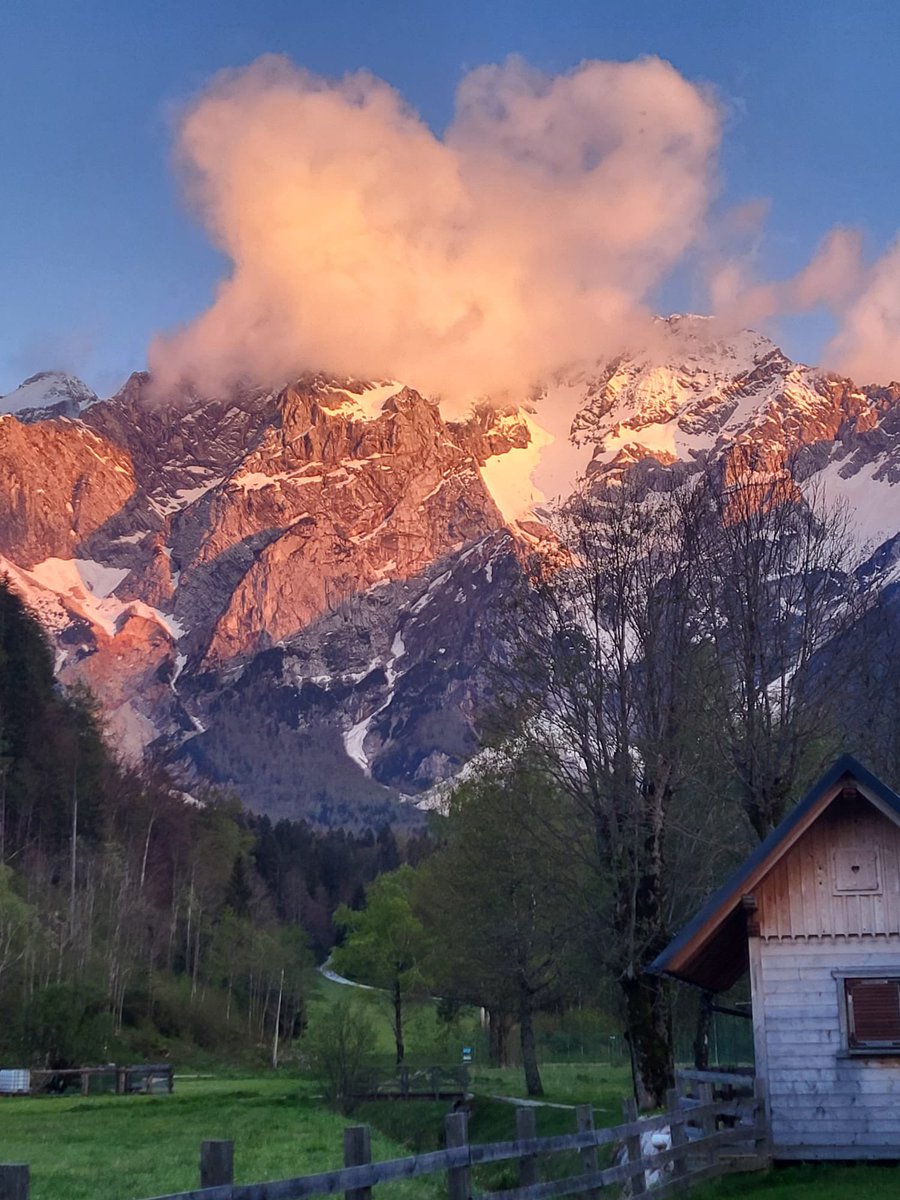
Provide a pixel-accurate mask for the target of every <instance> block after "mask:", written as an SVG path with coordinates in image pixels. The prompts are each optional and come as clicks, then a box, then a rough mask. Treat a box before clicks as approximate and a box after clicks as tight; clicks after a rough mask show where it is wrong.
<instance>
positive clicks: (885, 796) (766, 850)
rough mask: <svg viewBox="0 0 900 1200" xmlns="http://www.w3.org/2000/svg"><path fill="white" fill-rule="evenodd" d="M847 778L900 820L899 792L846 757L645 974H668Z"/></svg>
mask: <svg viewBox="0 0 900 1200" xmlns="http://www.w3.org/2000/svg"><path fill="white" fill-rule="evenodd" d="M845 775H851V776H852V777H853V778H854V779H855V780H856V781H857V782H858V783H861V784H862V785H863V786H864V787H866V788H868V789H869V791H871V792H874V793H875V795H877V796H878V798H879V799H880V800H883V801H884V803H885V804H887V805H888V807H890V808H892V809H893V810H894V812H896V813H897V815H898V817H900V796H898V795H897V793H896V792H893V791H891V789H890V788H889V787H888V786H887V784H885V783H882V782H881V780H880V779H878V778H877V777H876V776H875V775H873V774H872V772H871V771H869V770H867V769H866V767H864V766H863V765H862V763H861V762H859V761H858V760H857V759H855V758H854V757H853V755H852V754H842V755H841V757H840V758H839V759H837V761H836V762H835V763H833V764H832V766H830V767H829V768H828V770H827V771H826V772H825V774H824V775H823V776H822V778H821V779H819V781H818V782H817V783H815V784H813V786H812V787H811V788H810V790H809V791H808V792H807V793H806V795H805V796H804V797H803V799H802V800H800V801H799V802H798V803H797V804H795V805H794V807H793V808H792V809H791V811H790V812H789V813H788V814H787V816H786V817H785V818H784V820H783V821H782V822H781V824H780V825H777V826H776V827H775V829H773V830H772V832H771V833H770V834H769V836H768V837H767V838H766V839H765V840H764V841H762V842H760V844H759V845H758V846H757V847H756V849H755V850H754V851H753V852H752V854H750V855H749V857H747V858H746V859H745V860H744V861H743V862H742V863H741V865H740V866H739V867H738V868H737V870H735V871H733V872H732V873H731V875H729V877H728V878H727V879H726V880H725V882H724V883H723V884H722V885H721V886H720V887H718V888H717V889H716V890H715V891H714V892H713V893H712V895H711V896H710V897H709V899H708V900H707V901H706V902H705V904H704V905H703V906H702V908H700V910H699V911H698V912H697V913H696V914H695V916H693V917H692V918H691V920H690V921H688V923H687V925H685V926H684V928H683V929H682V930H681V932H680V933H677V934H676V935H675V937H674V938H673V939H672V940H671V942H669V944H668V946H666V948H665V950H663V951H661V952H660V953H659V954H658V955H657V956H656V958H655V959H654V960H653V962H652V963H650V965H649V966H647V967H645V968H644V970H645V972H646V973H647V974H649V975H664V974H666V971H667V966H666V964H667V963H669V962H670V961H671V960H672V958H674V956H675V955H676V954H677V953H678V951H679V950H681V949H683V948H684V947H685V946H686V945H687V943H688V942H689V941H690V940H691V938H693V937H694V935H695V934H696V933H697V932H698V931H699V930H700V929H702V928H703V926H704V925H705V924H706V923H707V922H708V921H709V919H710V917H712V916H713V914H714V913H715V912H716V910H717V909H718V908H720V907H721V905H722V904H723V903H724V902H725V901H726V900H727V899H728V897H729V896H730V895H731V894H732V893H734V892H736V891H737V890H738V888H740V886H741V884H742V883H743V882H744V881H745V880H746V879H747V878H748V877H749V876H750V875H751V874H752V873H753V872H754V871H755V870H756V868H757V867H758V866H759V865H760V864H761V863H763V862H765V860H766V859H767V858H768V857H769V855H770V854H771V853H772V851H773V850H775V848H776V847H777V846H778V845H779V843H781V842H782V841H783V840H784V838H785V837H786V836H787V835H788V834H789V833H790V832H791V830H792V829H794V827H795V826H796V825H797V824H798V823H799V822H800V821H801V820H802V819H803V818H804V817H805V816H806V814H807V813H808V812H809V810H810V809H811V808H812V807H813V805H815V804H816V802H817V801H818V800H819V799H820V798H821V796H822V794H823V793H824V792H826V791H827V790H828V789H829V788H831V787H833V786H834V785H835V784H836V783H837V782H838V780H840V779H842V778H843V777H844V776H845Z"/></svg>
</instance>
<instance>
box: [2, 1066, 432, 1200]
mask: <svg viewBox="0 0 900 1200" xmlns="http://www.w3.org/2000/svg"><path fill="white" fill-rule="evenodd" d="M314 1093H315V1089H314V1088H313V1087H312V1085H310V1084H307V1083H298V1082H297V1080H296V1078H291V1077H280V1078H253V1079H245V1080H241V1079H236V1080H227V1081H226V1080H196V1081H177V1082H176V1091H175V1094H174V1095H173V1096H125V1097H116V1096H98V1097H96V1098H88V1099H85V1100H82V1099H81V1098H80V1097H79V1098H72V1099H69V1098H62V1097H61V1098H50V1097H39V1098H22V1099H12V1098H6V1099H3V1100H0V1162H27V1163H30V1164H31V1177H32V1198H33V1200H134V1198H141V1200H143V1198H144V1197H150V1196H158V1195H162V1194H165V1193H167V1192H174V1191H183V1190H186V1189H188V1188H191V1187H197V1186H198V1182H199V1174H198V1160H199V1151H200V1142H201V1141H202V1140H203V1139H205V1138H231V1139H234V1142H235V1179H236V1182H238V1183H251V1182H255V1181H258V1180H263V1179H282V1178H286V1177H289V1176H292V1175H304V1174H311V1173H313V1172H316V1171H327V1170H331V1169H334V1168H336V1167H339V1166H340V1165H341V1164H342V1161H343V1158H342V1155H343V1127H344V1125H345V1124H347V1122H346V1121H345V1120H344V1119H343V1118H341V1117H339V1116H337V1115H335V1114H334V1113H332V1112H330V1111H329V1110H327V1109H326V1108H324V1106H323V1105H322V1103H321V1101H320V1100H319V1099H318V1098H317V1097H316V1096H315V1094H314ZM372 1142H373V1145H372V1152H373V1157H375V1158H381V1159H384V1158H396V1157H402V1156H404V1155H405V1154H407V1153H408V1151H407V1150H406V1149H405V1148H404V1147H402V1146H399V1145H398V1144H397V1143H395V1142H392V1141H390V1140H389V1139H388V1138H386V1137H384V1136H383V1135H381V1134H379V1133H377V1132H375V1131H373V1139H372ZM435 1185H437V1181H435ZM392 1191H393V1189H392ZM394 1194H396V1195H397V1196H398V1197H403V1198H405V1200H411V1198H412V1197H419V1196H430V1195H431V1194H432V1193H431V1191H430V1190H429V1187H428V1183H426V1186H425V1187H424V1188H423V1187H422V1186H417V1185H416V1184H409V1183H405V1184H400V1185H397V1188H396V1190H395V1191H394Z"/></svg>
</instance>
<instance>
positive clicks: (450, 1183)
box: [444, 1112, 469, 1200]
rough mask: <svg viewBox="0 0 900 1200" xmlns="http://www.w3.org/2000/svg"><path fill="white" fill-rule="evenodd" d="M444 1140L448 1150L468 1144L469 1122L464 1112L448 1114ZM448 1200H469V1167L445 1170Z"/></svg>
mask: <svg viewBox="0 0 900 1200" xmlns="http://www.w3.org/2000/svg"><path fill="white" fill-rule="evenodd" d="M444 1140H445V1141H446V1143H447V1149H448V1150H454V1149H456V1147H458V1146H468V1144H469V1120H468V1117H467V1116H466V1114H465V1113H464V1112H455V1113H449V1114H448V1116H447V1117H446V1118H445V1120H444ZM447 1195H448V1196H449V1200H469V1167H468V1165H466V1166H464V1167H450V1168H449V1169H448V1170H447Z"/></svg>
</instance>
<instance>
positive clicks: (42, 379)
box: [0, 371, 97, 416]
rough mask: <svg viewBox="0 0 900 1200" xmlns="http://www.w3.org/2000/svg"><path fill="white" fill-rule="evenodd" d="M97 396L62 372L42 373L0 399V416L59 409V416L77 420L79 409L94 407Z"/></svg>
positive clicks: (77, 380) (80, 382)
mask: <svg viewBox="0 0 900 1200" xmlns="http://www.w3.org/2000/svg"><path fill="white" fill-rule="evenodd" d="M96 399H97V394H96V392H93V391H91V389H90V388H89V387H88V386H87V384H86V383H82V381H81V380H80V379H76V377H75V376H74V375H67V374H65V372H63V371H41V372H39V373H38V374H37V375H32V376H31V377H30V378H28V379H26V380H25V381H24V383H20V384H19V386H18V387H17V388H16V389H15V391H12V392H8V393H7V394H6V395H5V396H0V413H3V414H6V413H20V412H24V411H29V410H32V409H42V408H48V407H50V406H54V407H55V406H56V405H62V406H64V407H65V408H66V410H67V411H66V412H65V413H64V414H62V415H65V416H77V415H78V413H79V412H80V411H81V409H83V408H86V407H87V406H88V405H89V404H93V403H94V401H95V400H96Z"/></svg>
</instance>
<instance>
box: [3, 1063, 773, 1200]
mask: <svg viewBox="0 0 900 1200" xmlns="http://www.w3.org/2000/svg"><path fill="white" fill-rule="evenodd" d="M698 1087H699V1088H700V1089H701V1097H700V1099H699V1101H698V1100H697V1099H693V1100H687V1101H686V1099H685V1097H684V1096H682V1095H680V1094H679V1092H678V1091H677V1090H676V1089H673V1090H672V1091H671V1092H670V1093H669V1097H668V1107H667V1111H666V1112H664V1113H662V1114H660V1115H659V1116H656V1117H650V1118H646V1119H643V1120H638V1118H637V1111H636V1108H635V1104H634V1101H633V1100H632V1101H626V1103H625V1106H624V1107H625V1117H626V1120H625V1123H624V1124H622V1125H616V1126H614V1127H613V1128H610V1129H595V1128H594V1117H593V1109H592V1108H591V1106H590V1105H589V1104H585V1105H581V1106H579V1107H578V1108H577V1109H576V1110H575V1116H576V1124H577V1131H576V1132H575V1133H568V1134H561V1135H557V1136H554V1137H537V1136H536V1134H535V1128H536V1124H535V1110H534V1108H520V1109H517V1110H516V1134H517V1136H516V1138H515V1139H514V1140H513V1141H507V1142H491V1143H487V1144H484V1145H478V1144H472V1143H470V1142H469V1140H468V1132H467V1116H466V1113H465V1112H464V1111H461V1112H455V1113H451V1114H450V1115H449V1116H448V1117H447V1118H446V1124H445V1133H446V1138H445V1140H446V1149H445V1150H437V1151H434V1152H432V1153H429V1154H418V1155H414V1156H412V1157H409V1158H398V1159H391V1160H389V1161H387V1162H372V1161H371V1145H370V1137H369V1129H368V1126H366V1125H352V1126H348V1127H347V1128H346V1129H345V1130H344V1167H343V1169H342V1170H337V1171H325V1172H323V1173H322V1174H320V1175H304V1176H300V1177H298V1178H296V1179H279V1180H274V1181H271V1182H267V1183H249V1184H236V1183H234V1182H233V1179H234V1143H233V1142H225V1141H209V1142H203V1143H202V1145H201V1151H200V1187H199V1189H196V1190H193V1191H187V1192H178V1193H175V1194H171V1195H168V1196H165V1197H157V1198H156V1200H303V1198H305V1197H307V1196H333V1195H335V1194H337V1193H339V1192H343V1193H344V1195H345V1197H346V1200H371V1196H372V1188H373V1187H374V1186H376V1185H378V1184H383V1183H390V1182H392V1181H393V1180H398V1179H415V1178H418V1177H419V1176H422V1175H434V1174H436V1173H438V1172H444V1171H445V1172H446V1173H447V1196H448V1200H472V1198H473V1196H475V1197H476V1200H548V1198H549V1197H553V1196H571V1195H575V1194H582V1195H584V1196H585V1197H586V1198H587V1200H596V1193H597V1192H598V1191H599V1190H600V1189H602V1188H607V1187H610V1186H612V1185H616V1184H626V1185H628V1186H629V1187H630V1194H631V1195H632V1196H639V1195H643V1194H644V1193H645V1192H646V1193H649V1194H650V1195H651V1196H652V1197H653V1200H663V1197H667V1196H670V1195H672V1194H673V1193H674V1192H676V1191H680V1190H683V1189H684V1188H686V1187H688V1186H691V1185H693V1184H694V1183H696V1182H699V1181H700V1180H704V1179H710V1178H714V1177H715V1176H717V1175H722V1174H725V1173H726V1172H728V1171H733V1170H736V1169H747V1168H748V1167H750V1166H752V1167H758V1166H761V1165H764V1164H765V1163H767V1161H768V1145H767V1134H766V1122H765V1105H764V1103H763V1094H762V1090H761V1084H760V1083H759V1082H757V1083H756V1084H755V1086H754V1090H753V1095H752V1097H750V1098H749V1100H747V1099H744V1100H740V1099H738V1100H731V1101H727V1102H723V1101H716V1100H711V1099H710V1098H709V1096H710V1093H711V1088H712V1084H710V1083H706V1082H700V1083H699V1084H698ZM664 1130H665V1131H668V1134H669V1138H670V1142H671V1144H670V1146H669V1148H667V1149H663V1150H659V1151H658V1152H656V1153H654V1154H652V1155H647V1154H644V1153H643V1152H642V1145H641V1140H642V1135H644V1134H651V1133H654V1132H660V1131H664ZM612 1145H621V1146H624V1148H625V1151H626V1154H625V1155H623V1156H622V1157H623V1159H624V1161H620V1162H617V1163H614V1164H613V1165H612V1166H608V1167H605V1168H601V1167H600V1164H599V1154H598V1151H599V1149H600V1147H601V1146H612ZM572 1151H577V1152H578V1156H579V1166H580V1170H579V1171H578V1172H577V1173H576V1174H574V1175H565V1176H563V1177H561V1178H550V1179H546V1180H543V1181H541V1180H540V1179H539V1174H540V1170H539V1167H540V1164H541V1163H542V1161H543V1160H544V1159H545V1158H547V1157H548V1156H552V1155H555V1154H561V1153H564V1152H572ZM509 1161H514V1162H516V1163H518V1181H519V1186H518V1187H515V1188H511V1189H507V1190H504V1191H497V1192H490V1191H487V1192H481V1193H480V1194H478V1195H476V1193H474V1192H473V1187H472V1170H473V1168H475V1167H478V1166H482V1165H485V1164H488V1163H500V1162H509ZM650 1171H652V1172H661V1173H662V1177H663V1179H664V1182H663V1183H661V1184H660V1185H659V1186H655V1187H650V1188H648V1184H647V1178H646V1176H647V1173H648V1172H650ZM0 1200H29V1174H28V1167H27V1166H25V1165H22V1164H7V1165H5V1166H4V1165H0Z"/></svg>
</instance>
